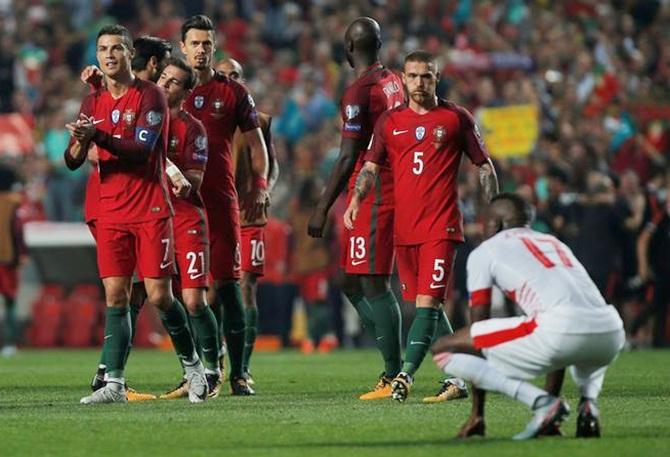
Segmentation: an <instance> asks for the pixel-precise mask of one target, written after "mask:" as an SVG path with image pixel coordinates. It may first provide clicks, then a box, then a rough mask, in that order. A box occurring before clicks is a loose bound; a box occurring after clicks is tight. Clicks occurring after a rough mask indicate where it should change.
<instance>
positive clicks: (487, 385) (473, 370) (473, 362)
mask: <svg viewBox="0 0 670 457" xmlns="http://www.w3.org/2000/svg"><path fill="white" fill-rule="evenodd" d="M434 360H435V362H436V363H437V365H438V366H439V367H440V368H441V369H442V370H443V371H444V372H445V373H448V374H451V375H453V376H457V377H459V378H463V379H465V380H468V381H471V382H472V383H474V384H475V385H476V386H477V387H478V388H480V389H484V390H491V391H494V392H500V393H503V394H505V395H507V396H508V397H511V398H514V399H515V400H519V401H520V402H522V403H524V404H525V405H527V406H528V407H529V408H532V407H533V403H535V400H536V399H537V398H538V397H539V396H541V395H547V392H545V391H544V390H542V389H539V388H537V387H535V386H534V385H532V384H529V383H527V382H524V381H519V380H517V379H512V378H508V377H507V376H505V375H504V374H502V373H501V372H500V371H498V370H496V369H495V368H494V367H492V366H491V365H489V364H488V363H487V362H486V360H485V359H482V358H480V357H476V356H474V355H469V354H449V355H448V356H447V355H445V354H437V355H435V357H434Z"/></svg>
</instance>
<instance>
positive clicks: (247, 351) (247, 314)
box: [240, 226, 265, 385]
mask: <svg viewBox="0 0 670 457" xmlns="http://www.w3.org/2000/svg"><path fill="white" fill-rule="evenodd" d="M264 231H265V229H264V227H255V226H248V227H242V228H241V230H240V235H241V246H240V253H241V256H242V262H241V263H242V265H241V269H242V278H241V282H240V286H241V289H242V301H243V302H244V322H245V326H246V330H245V333H244V354H243V357H242V371H243V373H244V377H245V379H246V380H247V382H248V383H249V384H251V385H253V384H254V381H253V379H252V378H251V375H250V373H249V365H250V362H251V354H252V353H253V351H254V345H255V343H256V335H257V333H258V306H257V302H256V294H257V289H258V278H259V277H261V276H263V274H264V272H265V237H264Z"/></svg>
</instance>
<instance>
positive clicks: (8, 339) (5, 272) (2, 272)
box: [0, 265, 19, 357]
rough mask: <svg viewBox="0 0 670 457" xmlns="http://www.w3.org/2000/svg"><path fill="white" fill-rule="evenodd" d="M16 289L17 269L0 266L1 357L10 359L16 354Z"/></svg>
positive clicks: (17, 332)
mask: <svg viewBox="0 0 670 457" xmlns="http://www.w3.org/2000/svg"><path fill="white" fill-rule="evenodd" d="M17 289H18V268H17V267H15V266H3V265H0V295H1V296H2V297H3V298H4V301H5V329H4V335H5V341H4V345H3V348H2V355H3V356H5V357H10V356H12V355H14V354H15V353H16V341H17V338H18V334H19V331H18V330H19V328H18V323H17V319H16V292H17Z"/></svg>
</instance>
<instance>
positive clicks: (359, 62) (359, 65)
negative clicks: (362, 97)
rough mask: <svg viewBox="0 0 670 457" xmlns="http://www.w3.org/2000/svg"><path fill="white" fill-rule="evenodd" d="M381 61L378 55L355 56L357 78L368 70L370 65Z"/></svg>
mask: <svg viewBox="0 0 670 457" xmlns="http://www.w3.org/2000/svg"><path fill="white" fill-rule="evenodd" d="M378 63H379V59H378V58H377V56H374V57H364V56H361V57H354V73H355V74H356V77H357V78H360V76H361V75H362V74H363V73H365V72H366V71H368V70H369V69H370V67H372V66H373V65H375V64H378Z"/></svg>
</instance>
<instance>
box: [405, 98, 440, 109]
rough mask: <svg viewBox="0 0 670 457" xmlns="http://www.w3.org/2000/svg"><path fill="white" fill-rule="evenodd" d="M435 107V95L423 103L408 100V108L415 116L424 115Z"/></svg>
mask: <svg viewBox="0 0 670 457" xmlns="http://www.w3.org/2000/svg"><path fill="white" fill-rule="evenodd" d="M436 106H437V95H434V96H433V97H432V98H429V99H427V100H426V101H425V102H423V103H417V102H415V101H414V100H413V99H412V97H410V98H409V108H410V109H411V110H412V111H414V112H415V113H416V114H426V113H428V112H429V111H430V110H432V109H433V108H435V107H436Z"/></svg>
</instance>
